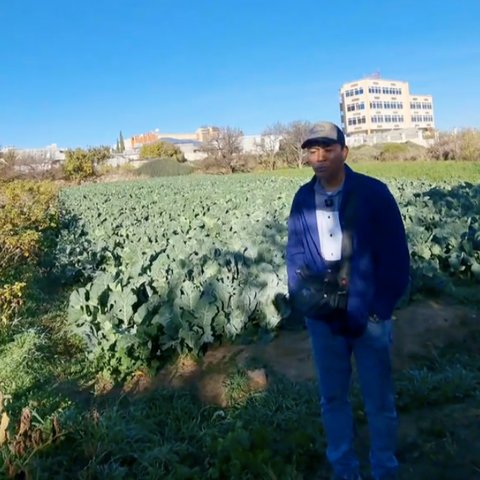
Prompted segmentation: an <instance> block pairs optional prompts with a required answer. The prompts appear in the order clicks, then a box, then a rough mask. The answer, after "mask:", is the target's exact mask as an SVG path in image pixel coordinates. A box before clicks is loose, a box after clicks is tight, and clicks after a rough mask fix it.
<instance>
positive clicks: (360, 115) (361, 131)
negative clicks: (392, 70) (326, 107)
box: [340, 75, 435, 137]
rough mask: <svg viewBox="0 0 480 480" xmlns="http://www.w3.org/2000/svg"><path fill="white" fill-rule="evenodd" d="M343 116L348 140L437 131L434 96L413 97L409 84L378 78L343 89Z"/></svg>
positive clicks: (341, 102)
mask: <svg viewBox="0 0 480 480" xmlns="http://www.w3.org/2000/svg"><path fill="white" fill-rule="evenodd" d="M340 115H341V123H342V128H343V131H344V132H345V134H346V135H347V136H348V137H355V136H357V135H372V134H376V133H386V132H389V131H392V130H412V129H415V130H419V131H422V130H423V131H431V130H433V129H434V128H435V118H434V113H433V98H432V96H431V95H414V94H411V93H410V87H409V84H408V82H402V81H399V80H385V79H382V78H380V77H379V76H378V75H373V76H370V77H367V78H364V79H362V80H357V81H355V82H350V83H345V84H344V85H342V87H341V88H340Z"/></svg>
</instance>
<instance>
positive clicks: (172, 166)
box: [135, 158, 192, 177]
mask: <svg viewBox="0 0 480 480" xmlns="http://www.w3.org/2000/svg"><path fill="white" fill-rule="evenodd" d="M135 173H136V174H137V175H145V176H147V177H171V176H176V175H188V174H189V173H192V167H191V166H190V165H187V164H185V163H178V162H177V160H174V159H173V158H158V159H156V160H152V161H150V162H147V163H145V164H144V165H142V166H141V167H139V168H138V169H137V170H136V171H135Z"/></svg>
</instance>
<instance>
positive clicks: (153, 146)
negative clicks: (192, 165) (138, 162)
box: [140, 141, 186, 162]
mask: <svg viewBox="0 0 480 480" xmlns="http://www.w3.org/2000/svg"><path fill="white" fill-rule="evenodd" d="M140 158H141V159H150V158H151V159H155V158H173V159H174V160H176V161H177V162H185V161H186V160H185V157H184V155H183V152H182V151H181V150H180V148H179V147H177V146H176V145H174V144H173V143H169V142H161V141H159V142H155V143H150V144H148V145H143V146H142V148H141V149H140Z"/></svg>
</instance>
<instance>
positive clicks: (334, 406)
mask: <svg viewBox="0 0 480 480" xmlns="http://www.w3.org/2000/svg"><path fill="white" fill-rule="evenodd" d="M306 323H307V328H308V332H309V333H310V339H311V343H312V350H313V356H314V361H315V367H316V370H317V376H318V383H319V390H320V404H321V408H322V421H323V425H324V428H325V433H326V436H327V458H328V460H329V462H330V463H331V465H332V467H333V470H334V472H335V474H336V475H337V476H338V477H339V478H355V475H356V474H357V472H358V468H359V462H358V460H357V458H356V456H355V453H354V451H353V446H352V443H353V416H352V409H351V406H350V402H349V400H348V392H349V388H350V379H351V373H352V366H351V347H350V346H349V344H348V341H347V340H346V339H345V338H343V337H341V336H339V335H333V334H332V332H331V331H330V327H329V326H328V325H327V324H326V323H325V322H321V321H318V320H310V319H307V321H306Z"/></svg>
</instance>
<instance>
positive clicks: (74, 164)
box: [63, 146, 110, 180]
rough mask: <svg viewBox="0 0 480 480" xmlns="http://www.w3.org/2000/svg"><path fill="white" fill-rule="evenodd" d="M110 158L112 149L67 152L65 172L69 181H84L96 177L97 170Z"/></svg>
mask: <svg viewBox="0 0 480 480" xmlns="http://www.w3.org/2000/svg"><path fill="white" fill-rule="evenodd" d="M108 158H110V147H105V146H102V147H93V148H89V149H88V150H83V149H82V148H77V149H75V150H67V152H65V162H64V164H63V171H64V172H65V177H66V178H67V179H69V180H84V179H85V178H89V177H93V176H94V175H95V168H96V167H98V166H100V165H102V164H103V163H104V162H105V160H107V159H108Z"/></svg>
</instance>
